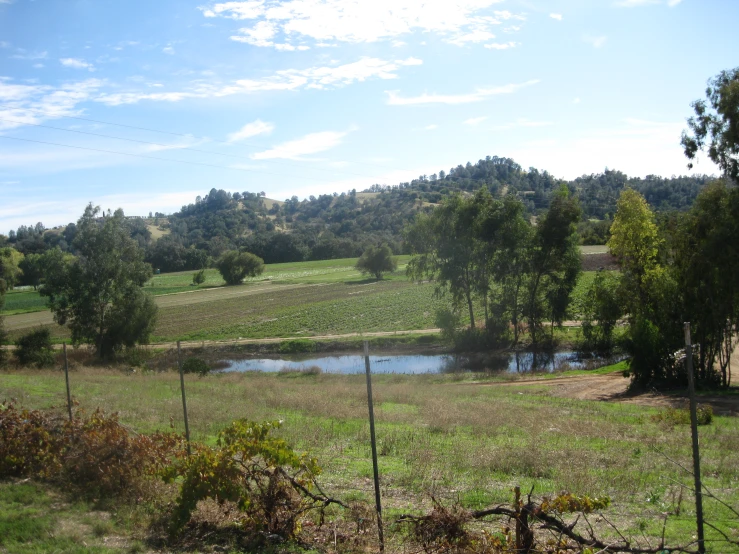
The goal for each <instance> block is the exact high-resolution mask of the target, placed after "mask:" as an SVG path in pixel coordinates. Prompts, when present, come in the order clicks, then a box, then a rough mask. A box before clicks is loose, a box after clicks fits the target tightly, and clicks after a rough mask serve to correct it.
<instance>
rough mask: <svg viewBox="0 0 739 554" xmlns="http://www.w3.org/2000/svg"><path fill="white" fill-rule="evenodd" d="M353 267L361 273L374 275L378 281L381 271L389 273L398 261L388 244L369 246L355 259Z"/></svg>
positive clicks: (380, 277) (395, 267)
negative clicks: (355, 263)
mask: <svg viewBox="0 0 739 554" xmlns="http://www.w3.org/2000/svg"><path fill="white" fill-rule="evenodd" d="M355 267H356V268H357V269H358V270H359V271H361V272H362V273H369V274H371V275H374V277H375V279H377V280H378V281H379V280H380V279H382V275H383V273H391V272H393V271H395V270H396V269H398V261H397V260H396V259H395V258H394V257H393V251H392V250H390V247H389V246H387V245H382V246H377V247H375V246H370V247H369V248H367V250H365V251H364V253H363V254H362V256H361V257H360V258H359V260H357V265H356V266H355Z"/></svg>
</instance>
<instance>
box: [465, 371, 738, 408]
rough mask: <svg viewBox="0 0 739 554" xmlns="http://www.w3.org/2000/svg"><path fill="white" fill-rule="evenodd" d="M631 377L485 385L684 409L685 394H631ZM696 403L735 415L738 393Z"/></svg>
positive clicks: (707, 397)
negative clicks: (548, 389)
mask: <svg viewBox="0 0 739 554" xmlns="http://www.w3.org/2000/svg"><path fill="white" fill-rule="evenodd" d="M630 383H631V380H630V379H628V378H624V376H623V375H622V374H621V373H620V372H615V373H608V374H605V375H578V376H573V377H559V378H554V379H542V378H539V379H537V378H532V379H519V380H515V381H507V382H503V383H486V384H484V385H479V386H486V387H511V386H515V387H520V386H527V385H536V386H546V387H551V394H552V396H557V397H561V398H574V399H577V400H596V401H607V402H623V403H626V404H637V405H640V406H650V407H653V408H654V407H661V408H667V407H671V408H686V407H687V406H688V398H687V396H686V394H687V393H681V392H675V393H671V394H664V393H660V392H657V391H651V392H644V393H639V394H631V393H629V391H628V387H629V384H630ZM698 402H699V403H700V404H709V405H710V406H711V407H712V408H713V411H714V413H716V414H719V415H739V396H731V395H726V396H724V395H700V396H699V398H698Z"/></svg>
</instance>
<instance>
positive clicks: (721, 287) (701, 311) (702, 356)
mask: <svg viewBox="0 0 739 554" xmlns="http://www.w3.org/2000/svg"><path fill="white" fill-rule="evenodd" d="M738 216H739V191H737V189H735V188H728V187H727V186H726V185H725V184H724V183H723V182H721V181H719V182H716V183H713V184H711V185H709V186H708V187H706V188H705V189H704V191H703V192H702V193H701V194H700V195H699V196H698V198H697V199H696V202H695V204H694V205H693V208H692V209H691V210H690V211H689V212H688V213H687V214H685V215H684V216H683V217H682V218H681V219H680V220H679V221H678V223H677V226H676V229H674V231H673V233H672V235H673V240H672V246H673V251H674V252H675V255H674V262H673V263H674V268H673V273H674V274H675V275H676V277H675V278H676V280H677V281H678V287H679V289H680V290H681V291H682V294H681V296H682V299H683V302H682V304H683V309H684V312H685V313H686V314H689V321H690V322H691V332H692V336H693V341H694V342H695V343H697V344H700V349H699V351H698V353H699V355H698V356H697V357H696V373H697V376H698V379H699V380H702V381H705V382H714V383H720V384H722V385H723V386H728V384H729V381H730V379H731V375H730V366H729V364H730V360H731V352H732V350H733V348H734V329H735V328H736V326H737V325H738V324H739V253H738V252H737V249H736V245H737V244H739V227H738V226H737V217H738Z"/></svg>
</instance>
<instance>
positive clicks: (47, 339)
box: [15, 328, 54, 368]
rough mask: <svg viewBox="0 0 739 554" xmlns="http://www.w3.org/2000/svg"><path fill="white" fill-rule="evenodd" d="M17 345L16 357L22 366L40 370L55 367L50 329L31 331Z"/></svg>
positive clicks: (16, 342)
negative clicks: (34, 367)
mask: <svg viewBox="0 0 739 554" xmlns="http://www.w3.org/2000/svg"><path fill="white" fill-rule="evenodd" d="M15 345H16V349H15V356H16V358H18V362H19V363H20V364H21V365H23V366H36V367H39V368H40V367H46V366H51V365H54V350H53V348H52V346H51V332H50V331H49V330H48V329H45V328H41V329H36V330H35V331H31V332H30V333H27V334H25V335H23V336H22V337H20V338H19V339H18V340H17V341H15Z"/></svg>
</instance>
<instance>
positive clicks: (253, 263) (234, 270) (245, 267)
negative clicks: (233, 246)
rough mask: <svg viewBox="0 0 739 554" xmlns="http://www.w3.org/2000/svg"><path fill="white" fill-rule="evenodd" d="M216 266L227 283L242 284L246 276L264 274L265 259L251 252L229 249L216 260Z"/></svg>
mask: <svg viewBox="0 0 739 554" xmlns="http://www.w3.org/2000/svg"><path fill="white" fill-rule="evenodd" d="M216 268H217V269H218V271H219V272H220V273H221V276H222V277H223V280H224V281H226V284H227V285H240V284H241V282H242V281H243V280H244V278H245V277H247V276H249V277H256V276H257V275H261V274H262V272H263V271H264V260H262V258H260V257H259V256H255V255H254V254H252V253H251V252H239V251H238V250H229V251H228V252H225V253H224V254H223V255H222V256H221V257H220V258H219V260H218V262H216Z"/></svg>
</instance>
